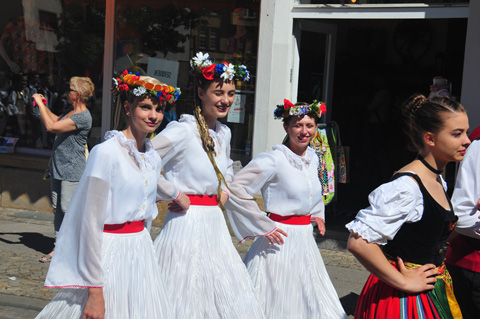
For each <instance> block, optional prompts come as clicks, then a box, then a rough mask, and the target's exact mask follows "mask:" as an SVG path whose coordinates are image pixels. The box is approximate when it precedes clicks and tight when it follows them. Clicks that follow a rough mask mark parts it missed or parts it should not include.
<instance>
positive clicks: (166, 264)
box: [152, 52, 263, 319]
mask: <svg viewBox="0 0 480 319" xmlns="http://www.w3.org/2000/svg"><path fill="white" fill-rule="evenodd" d="M191 66H192V68H193V74H194V78H195V83H196V88H197V89H196V92H195V93H196V94H197V95H198V98H199V99H200V101H201V107H198V106H197V107H196V108H195V110H194V113H195V115H188V114H183V115H182V116H181V117H180V119H179V121H178V122H171V123H169V124H168V126H167V127H166V128H165V129H164V130H163V131H162V132H161V133H160V134H159V135H157V136H156V137H155V138H154V139H153V140H152V143H153V146H154V148H155V149H156V151H157V152H158V154H159V155H160V157H161V158H162V164H163V169H164V175H165V178H166V179H167V180H169V181H171V182H172V183H173V184H175V185H177V186H178V187H179V189H180V191H179V192H178V194H179V195H178V196H179V197H178V200H177V201H176V202H174V203H173V204H171V205H170V206H169V212H168V214H167V217H166V220H165V223H164V226H163V228H162V230H161V232H160V234H159V235H158V237H157V238H156V239H155V249H156V252H157V255H158V258H159V263H160V271H161V273H162V275H163V279H164V281H165V284H166V287H167V290H168V293H169V295H170V297H171V300H172V306H173V312H174V316H175V318H176V319H183V318H188V319H191V318H225V319H235V318H245V319H254V318H263V313H262V311H261V309H260V306H259V305H258V302H257V300H256V297H255V294H254V290H253V285H252V283H251V281H250V278H249V277H248V273H247V270H246V269H245V266H244V265H243V263H242V260H241V258H240V256H239V255H238V253H237V251H236V249H235V247H234V246H233V243H232V240H231V236H230V234H229V231H228V228H227V225H226V222H225V218H224V216H223V213H222V210H221V209H220V207H219V203H218V202H219V201H220V202H221V203H224V202H225V201H226V200H227V198H228V194H227V192H226V191H220V189H221V188H220V187H221V186H222V185H225V183H226V182H225V179H224V178H223V176H226V179H227V181H228V180H230V179H231V177H232V175H233V170H232V160H231V159H230V139H231V133H230V129H229V128H228V127H227V126H226V125H224V124H221V123H220V122H219V121H218V119H220V118H225V117H226V116H227V114H228V111H229V109H230V107H231V105H232V103H233V100H234V97H235V81H245V80H248V71H247V69H246V68H245V66H243V65H232V64H230V63H219V64H215V63H213V62H212V61H211V60H210V59H209V56H208V54H202V53H201V52H199V53H197V55H196V57H194V58H193V59H192V61H191ZM207 152H208V153H207ZM219 193H220V194H219ZM184 194H187V196H188V198H189V200H190V206H189V205H188V203H187V205H183V204H182V203H183V202H184V201H183V200H182V199H181V198H182V196H186V195H184ZM218 195H220V198H218Z"/></svg>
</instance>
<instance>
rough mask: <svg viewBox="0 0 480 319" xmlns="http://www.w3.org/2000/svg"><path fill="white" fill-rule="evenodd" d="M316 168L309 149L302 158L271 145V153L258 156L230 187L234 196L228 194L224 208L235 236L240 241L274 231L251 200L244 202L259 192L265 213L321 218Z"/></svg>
mask: <svg viewBox="0 0 480 319" xmlns="http://www.w3.org/2000/svg"><path fill="white" fill-rule="evenodd" d="M317 167H318V157H317V155H316V154H315V151H314V150H313V149H312V148H310V147H308V148H307V151H306V153H305V155H304V156H299V155H297V154H295V153H293V152H292V151H291V150H290V149H289V148H288V147H286V146H285V145H281V144H280V145H275V146H274V147H273V150H272V151H271V152H268V153H261V154H258V155H257V156H256V157H255V158H254V159H253V160H252V161H251V162H250V163H249V164H248V165H247V166H245V167H244V168H243V169H242V170H241V171H240V172H238V173H237V174H236V175H235V177H234V179H233V182H232V183H231V184H230V189H231V190H232V191H233V192H234V193H235V194H236V195H237V196H236V195H235V194H233V193H230V200H229V201H228V202H227V203H226V206H225V207H226V209H227V213H228V217H229V219H230V224H231V226H232V229H233V232H234V234H235V236H236V237H237V238H238V239H239V240H240V241H244V240H245V239H246V238H248V237H255V236H265V235H268V234H270V233H272V232H273V231H275V229H276V226H275V223H274V222H273V221H272V220H271V219H270V218H268V217H267V215H266V213H265V212H263V211H261V210H260V208H259V207H258V205H257V203H256V202H255V201H254V200H248V198H253V197H254V196H255V195H256V194H257V193H258V192H259V191H260V190H261V192H262V196H263V202H264V206H265V211H266V212H270V213H274V214H277V215H281V216H289V215H299V216H303V215H308V214H310V215H311V216H312V217H311V218H312V219H314V218H322V219H323V218H325V205H324V203H323V196H322V187H321V185H320V181H319V179H318V171H317ZM240 197H242V198H244V199H241V198H240Z"/></svg>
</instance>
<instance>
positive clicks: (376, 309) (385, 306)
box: [355, 260, 462, 319]
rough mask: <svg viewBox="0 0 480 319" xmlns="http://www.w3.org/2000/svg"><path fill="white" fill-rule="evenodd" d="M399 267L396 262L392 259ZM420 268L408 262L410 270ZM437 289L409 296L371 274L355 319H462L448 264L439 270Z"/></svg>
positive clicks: (361, 296) (407, 266)
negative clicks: (447, 267)
mask: <svg viewBox="0 0 480 319" xmlns="http://www.w3.org/2000/svg"><path fill="white" fill-rule="evenodd" d="M390 263H391V264H392V265H393V266H394V267H396V262H395V261H392V260H390ZM420 266H421V265H417V264H413V263H405V267H406V268H407V269H411V268H417V267H420ZM437 269H438V271H439V272H440V275H438V276H437V282H436V283H435V289H433V290H430V291H428V292H422V293H419V294H409V293H406V292H403V291H400V290H398V289H395V288H393V287H392V286H390V285H388V284H386V283H384V282H383V281H381V280H380V279H378V278H377V277H375V276H374V275H370V277H369V278H368V280H367V282H366V284H365V287H363V290H362V293H361V295H360V297H359V299H358V303H357V308H356V309H355V318H356V319H382V318H385V319H397V318H399V319H423V318H425V319H462V314H461V312H460V307H459V306H458V303H457V300H456V299H455V296H454V294H453V286H452V278H451V277H450V274H449V273H448V271H447V269H446V267H445V264H442V265H441V266H440V267H438V268H437Z"/></svg>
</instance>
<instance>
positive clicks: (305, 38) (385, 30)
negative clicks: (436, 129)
mask: <svg viewBox="0 0 480 319" xmlns="http://www.w3.org/2000/svg"><path fill="white" fill-rule="evenodd" d="M321 21H322V24H323V25H324V26H325V25H330V30H335V32H334V33H326V32H325V31H324V30H325V27H324V26H323V27H322V28H317V29H314V28H313V24H312V23H316V21H314V20H305V21H302V20H301V19H299V21H298V22H299V23H298V24H297V25H298V26H299V30H296V31H295V32H294V34H296V38H297V42H299V45H298V48H299V49H298V50H299V52H298V55H299V58H298V59H299V63H298V91H297V100H298V101H307V102H308V101H311V100H313V99H315V98H317V99H321V100H325V99H326V98H328V103H327V109H328V111H327V118H326V120H327V121H335V122H336V123H338V126H339V130H340V135H341V140H342V144H343V145H345V146H348V149H349V160H348V164H349V165H348V180H349V182H348V183H347V184H338V188H337V196H338V200H337V202H338V204H337V205H336V208H335V209H336V211H337V213H336V215H352V214H355V213H356V212H357V211H358V210H359V209H361V208H363V207H366V206H368V201H367V198H368V194H369V193H370V192H371V191H372V190H373V189H374V188H376V187H378V186H379V185H380V184H381V183H384V182H387V181H388V180H389V178H390V176H391V175H392V174H393V172H394V171H395V170H397V169H399V168H401V167H402V166H403V165H405V164H406V163H408V162H409V161H411V160H412V159H413V158H414V156H415V153H414V152H412V151H411V150H409V149H408V148H407V145H408V144H409V143H408V140H407V137H406V135H405V134H404V133H403V125H402V124H403V121H402V119H401V117H400V112H399V111H400V107H401V105H402V103H403V102H404V101H405V100H406V99H407V98H408V97H409V96H411V95H413V94H415V93H421V94H424V95H426V96H428V94H429V90H430V85H431V84H432V78H433V77H434V76H443V77H445V78H447V79H448V80H449V81H450V82H451V83H452V92H451V94H452V95H453V96H454V97H456V98H458V99H459V98H460V94H461V87H462V72H463V59H464V48H465V39H466V30H467V19H465V18H456V19H398V20H394V19H384V20H379V19H364V20H353V19H352V20H347V19H337V20H334V19H332V20H328V22H325V21H327V20H321ZM302 26H306V27H302ZM332 35H334V38H335V41H333V42H332V41H330V42H329V41H328V39H329V37H331V36H332ZM298 39H300V41H298ZM332 45H334V47H332ZM328 52H334V54H333V55H330V56H329V55H328ZM326 70H330V71H331V70H334V72H331V74H329V75H328V76H327V74H328V72H326ZM319 87H320V88H321V89H320V90H319V89H318V88H319ZM374 104H379V105H380V106H379V107H378V108H376V107H373V105H374ZM450 170H451V168H450ZM453 175H454V174H448V171H447V175H446V179H447V183H450V184H451V185H449V188H451V189H453V187H452V186H453V185H452V184H453V178H454V176H453Z"/></svg>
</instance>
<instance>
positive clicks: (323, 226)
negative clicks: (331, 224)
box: [312, 217, 327, 236]
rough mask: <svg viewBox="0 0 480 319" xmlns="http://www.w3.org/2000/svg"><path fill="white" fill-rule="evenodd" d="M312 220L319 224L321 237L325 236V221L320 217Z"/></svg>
mask: <svg viewBox="0 0 480 319" xmlns="http://www.w3.org/2000/svg"><path fill="white" fill-rule="evenodd" d="M312 220H313V221H314V222H315V223H316V224H317V227H318V231H319V233H320V235H322V236H325V230H326V229H327V228H326V227H325V221H324V220H323V219H321V218H318V217H317V218H315V217H314V218H312Z"/></svg>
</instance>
